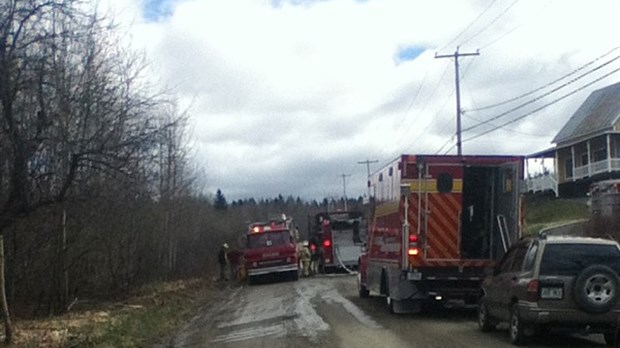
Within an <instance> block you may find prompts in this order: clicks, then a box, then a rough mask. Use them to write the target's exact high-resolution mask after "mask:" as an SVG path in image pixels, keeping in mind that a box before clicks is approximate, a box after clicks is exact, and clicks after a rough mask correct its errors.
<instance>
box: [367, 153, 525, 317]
mask: <svg viewBox="0 0 620 348" xmlns="http://www.w3.org/2000/svg"><path fill="white" fill-rule="evenodd" d="M523 160H524V159H523V157H521V156H469V155H468V156H451V155H444V156H439V155H402V156H400V157H399V158H397V159H396V160H394V161H393V162H392V163H390V164H388V165H387V166H385V167H384V168H382V169H381V170H379V171H378V172H376V173H375V174H373V175H372V176H371V177H370V180H369V183H368V184H369V185H370V188H371V189H374V198H375V204H374V207H373V209H372V210H373V212H372V217H371V220H370V221H369V225H370V227H369V239H368V244H367V247H366V251H365V253H364V254H362V256H361V257H360V259H359V269H360V272H359V275H358V290H359V294H360V296H361V297H367V296H368V295H369V293H370V292H373V293H376V294H380V295H383V296H385V299H386V304H387V306H388V309H389V310H390V311H391V312H393V313H404V312H416V311H420V310H424V309H430V308H433V307H435V305H436V304H438V303H441V302H445V301H453V300H458V301H460V302H465V303H475V302H476V301H477V298H478V295H479V286H480V283H481V282H482V280H483V278H484V276H485V275H486V274H488V273H489V272H492V269H493V267H494V265H495V262H496V260H498V259H499V258H501V257H502V256H503V254H504V253H505V251H506V249H507V248H508V247H509V246H510V244H511V243H512V242H514V241H515V240H517V239H519V238H521V233H522V232H521V230H522V225H523V220H522V219H523V210H522V196H521V194H520V192H521V187H522V185H523V180H522V178H523Z"/></svg>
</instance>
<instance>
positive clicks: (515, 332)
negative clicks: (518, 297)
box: [508, 303, 527, 346]
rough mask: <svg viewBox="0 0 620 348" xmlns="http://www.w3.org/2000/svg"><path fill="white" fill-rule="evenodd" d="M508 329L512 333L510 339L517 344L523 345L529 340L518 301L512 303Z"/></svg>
mask: <svg viewBox="0 0 620 348" xmlns="http://www.w3.org/2000/svg"><path fill="white" fill-rule="evenodd" d="M508 331H509V333H510V341H511V342H512V344H514V345H515V346H521V345H523V344H525V342H526V341H527V336H525V323H524V322H523V320H521V316H520V315H519V304H518V303H515V304H513V305H512V310H511V311H510V322H509V323H508Z"/></svg>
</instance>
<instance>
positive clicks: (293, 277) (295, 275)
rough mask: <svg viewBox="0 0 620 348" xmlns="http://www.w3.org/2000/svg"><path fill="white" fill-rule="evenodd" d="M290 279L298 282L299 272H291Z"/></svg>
mask: <svg viewBox="0 0 620 348" xmlns="http://www.w3.org/2000/svg"><path fill="white" fill-rule="evenodd" d="M291 279H293V281H298V280H299V271H292V272H291Z"/></svg>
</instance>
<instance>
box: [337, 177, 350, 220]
mask: <svg viewBox="0 0 620 348" xmlns="http://www.w3.org/2000/svg"><path fill="white" fill-rule="evenodd" d="M339 176H341V177H342V190H343V193H344V210H345V211H347V210H348V209H347V177H349V176H351V174H342V175H339Z"/></svg>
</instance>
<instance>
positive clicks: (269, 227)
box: [243, 218, 299, 283]
mask: <svg viewBox="0 0 620 348" xmlns="http://www.w3.org/2000/svg"><path fill="white" fill-rule="evenodd" d="M292 227H293V222H292V219H290V218H282V219H277V220H270V221H266V222H254V223H252V224H250V225H249V226H248V232H247V234H246V247H245V249H244V250H243V254H244V257H245V269H246V272H247V276H248V282H250V283H252V282H253V281H254V280H255V279H256V278H257V277H259V276H261V275H265V274H270V273H278V274H286V275H289V276H290V277H291V278H292V279H294V280H297V279H298V278H299V265H298V262H297V246H296V244H295V239H294V237H293V235H292V231H291V228H292Z"/></svg>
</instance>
